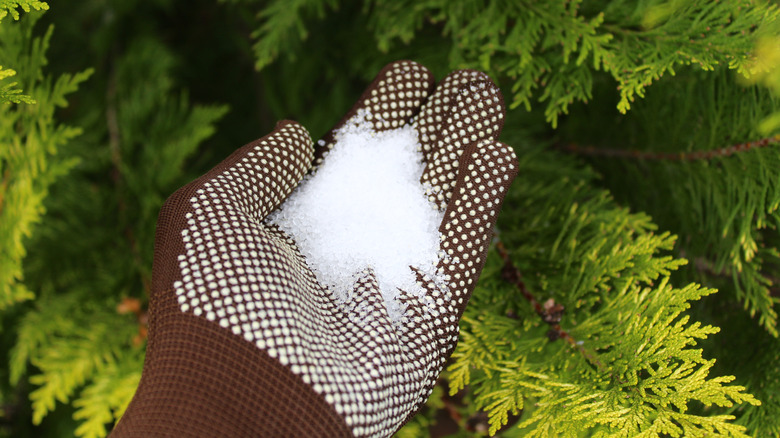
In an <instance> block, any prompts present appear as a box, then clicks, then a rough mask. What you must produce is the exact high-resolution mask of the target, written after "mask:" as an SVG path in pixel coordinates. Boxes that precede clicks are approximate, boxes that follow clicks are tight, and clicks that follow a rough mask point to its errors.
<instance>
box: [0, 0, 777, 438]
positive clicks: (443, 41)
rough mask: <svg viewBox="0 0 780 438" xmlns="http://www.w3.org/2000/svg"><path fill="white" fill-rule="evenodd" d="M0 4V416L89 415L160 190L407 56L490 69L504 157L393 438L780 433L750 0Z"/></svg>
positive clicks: (137, 319) (761, 108)
mask: <svg viewBox="0 0 780 438" xmlns="http://www.w3.org/2000/svg"><path fill="white" fill-rule="evenodd" d="M47 8H48V9H49V10H48V11H47V12H46V13H45V14H43V16H42V18H40V19H39V18H38V17H39V15H35V14H40V13H41V12H35V11H36V10H39V11H43V10H45V9H47ZM25 11H27V12H25ZM28 12H29V13H28ZM3 17H5V19H3ZM0 20H1V21H0V66H2V69H1V70H0V100H1V101H2V103H0V113H1V114H0V136H2V142H0V163H1V165H2V168H0V178H1V179H0V323H1V324H2V326H0V327H2V331H1V332H0V360H2V361H3V363H5V364H6V366H3V367H0V402H2V411H0V415H1V417H0V436H2V435H11V436H25V435H29V436H62V435H74V434H75V435H77V436H86V437H95V436H103V435H105V434H106V432H107V431H108V430H110V427H111V424H112V423H113V422H114V421H116V419H117V418H119V417H120V416H121V414H122V412H123V410H124V408H125V407H126V404H127V402H128V401H129V399H130V398H131V397H132V394H133V392H134V390H135V386H136V385H137V382H138V379H139V377H140V372H141V366H142V362H143V352H144V346H145V330H146V328H145V319H146V305H147V297H148V282H149V276H150V268H151V263H152V244H153V237H154V226H155V221H156V215H157V212H158V209H159V207H160V205H161V203H162V201H163V200H164V199H165V198H166V197H167V196H168V195H169V194H170V193H172V192H173V191H174V190H175V189H176V188H177V187H179V186H181V185H182V184H184V183H186V182H187V181H189V180H190V179H192V178H194V177H196V176H197V175H198V174H200V173H202V172H203V171H205V170H207V169H208V168H210V167H211V166H213V165H214V164H216V163H217V162H218V161H219V160H220V159H221V158H223V157H225V156H226V155H228V154H229V153H230V152H231V151H232V150H233V149H234V148H236V147H238V146H240V145H242V144H244V143H246V142H249V141H251V140H253V139H254V138H257V137H260V136H262V135H264V134H265V133H267V132H268V130H269V129H270V128H271V127H272V126H273V124H274V123H275V121H276V120H278V119H281V118H293V119H297V120H299V121H300V122H301V123H303V124H304V126H306V127H307V128H309V130H310V131H311V132H312V135H313V136H314V137H315V138H317V137H318V136H320V135H322V134H323V133H324V132H325V131H326V130H327V129H329V128H330V127H331V126H332V125H333V124H334V123H335V122H336V121H338V120H339V119H340V118H341V116H342V115H343V113H344V112H345V111H346V110H347V109H348V108H349V106H350V105H351V104H352V103H353V102H354V101H355V99H357V97H358V96H359V93H360V92H361V91H362V89H363V87H364V86H365V85H366V84H367V82H368V81H369V80H370V79H371V78H372V77H373V76H374V75H375V74H376V72H377V71H378V70H379V69H380V68H381V67H382V66H383V65H384V64H385V63H387V62H389V61H392V60H396V59H403V58H407V59H413V60H416V61H418V62H420V63H422V64H424V65H426V66H428V67H429V68H431V69H432V70H433V71H434V73H435V74H436V75H437V76H438V77H442V76H443V75H444V74H446V73H447V72H449V71H451V70H452V69H455V68H463V67H471V68H477V69H481V70H484V71H486V72H488V73H489V74H490V75H491V76H492V77H493V78H494V79H495V80H496V81H497V82H498V83H499V84H500V85H501V87H502V89H503V91H504V94H505V97H506V101H507V105H508V107H509V108H510V110H509V112H508V114H507V118H506V125H505V129H504V134H503V136H502V138H501V139H502V140H503V141H504V142H506V143H508V144H511V145H513V146H514V147H515V149H516V151H517V154H518V157H519V159H520V166H521V172H520V175H519V176H518V178H517V180H516V182H515V183H514V185H513V186H512V188H511V189H510V192H509V194H508V197H507V201H506V203H505V208H504V211H503V213H502V216H501V218H500V220H499V227H498V234H497V243H496V245H495V247H494V248H492V249H491V252H490V254H489V257H488V261H487V264H486V267H485V270H484V272H483V275H482V277H481V279H480V283H479V285H478V287H477V289H476V291H475V293H474V297H473V299H472V302H471V303H470V305H469V307H468V308H467V310H466V313H465V316H464V319H463V322H462V324H461V340H460V344H459V346H458V349H457V350H456V351H455V353H454V355H453V358H452V360H451V362H450V365H449V367H448V368H447V371H446V372H445V373H444V374H443V375H442V380H441V384H440V385H439V386H437V388H436V389H435V391H434V393H433V395H432V397H431V398H430V400H429V402H428V404H427V406H426V408H424V409H423V411H422V412H421V413H420V414H419V415H418V416H417V417H415V418H414V419H413V420H412V421H411V422H410V423H409V424H408V425H407V426H406V427H405V428H404V429H402V431H401V432H400V433H399V436H406V437H424V436H432V437H433V436H436V437H439V436H445V435H447V434H454V435H453V436H461V437H465V436H479V435H484V434H488V433H489V434H498V435H501V436H550V437H557V436H648V437H651V436H745V435H748V436H757V437H759V436H760V437H763V436H776V435H778V434H780V398H778V394H780V340H778V337H777V334H778V321H777V310H778V309H777V301H778V293H777V290H778V289H777V285H776V282H777V281H778V279H780V271H779V270H780V254H778V251H777V247H778V244H780V235H778V232H777V229H778V228H777V227H778V226H780V216H779V213H778V207H779V206H780V193H778V186H780V185H779V184H778V183H779V182H780V181H778V176H777V175H778V174H777V170H776V169H778V168H779V167H780V152H779V151H780V149H778V147H779V146H778V143H780V137H778V135H779V134H780V129H778V128H779V127H780V116H777V114H780V100H778V98H777V97H775V96H776V95H777V94H780V85H778V84H780V74H778V72H780V68H777V67H778V65H780V49H778V47H780V43H778V41H780V40H778V37H780V18H779V17H778V8H777V7H775V6H773V4H772V3H770V2H763V1H710V2H700V1H694V0H673V1H660V0H650V1H628V0H611V1H610V0H601V1H595V0H594V1H567V2H557V1H553V2H550V1H499V0H496V1H482V0H480V1H472V0H465V1H446V0H427V1H422V2H420V1H411V0H400V1H395V0H392V1H390V0H365V1H363V2H345V1H339V0H295V1H292V2H291V1H287V0H284V1H283V0H274V1H270V2H258V1H255V0H218V1H214V0H195V1H187V2H184V1H179V0H153V1H149V0H145V1H140V0H122V1H114V2H102V1H97V0H85V1H81V2H57V3H56V4H55V3H53V2H50V4H49V5H46V4H45V3H43V2H36V1H6V0H0ZM36 23H37V24H36ZM51 24H54V25H55V26H54V28H53V27H52V26H51ZM47 59H48V63H47ZM255 68H256V69H258V70H257V71H256V70H254V69H255ZM12 72H15V73H16V74H15V76H11V74H12ZM74 72H84V73H78V74H74ZM90 73H92V74H91V75H90ZM223 103H227V104H229V105H230V112H226V110H227V107H226V106H224V105H223ZM56 108H59V109H58V110H56V111H55V109H56ZM218 122H219V125H217V123H218Z"/></svg>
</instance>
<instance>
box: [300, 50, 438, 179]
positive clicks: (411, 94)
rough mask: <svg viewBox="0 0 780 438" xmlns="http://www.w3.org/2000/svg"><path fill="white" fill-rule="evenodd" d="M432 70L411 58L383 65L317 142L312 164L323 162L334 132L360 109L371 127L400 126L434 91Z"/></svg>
mask: <svg viewBox="0 0 780 438" xmlns="http://www.w3.org/2000/svg"><path fill="white" fill-rule="evenodd" d="M434 84H435V80H434V78H433V74H432V73H431V72H430V71H428V69H427V68H425V67H424V66H422V65H420V64H418V63H416V62H414V61H407V60H404V61H396V62H393V63H390V64H388V65H386V66H385V67H384V68H383V69H382V70H381V71H380V72H379V74H377V76H376V78H374V81H373V82H371V84H370V85H369V86H368V87H367V88H366V90H365V91H364V92H363V94H362V95H361V96H360V98H359V99H358V100H357V102H356V103H355V105H354V106H353V107H352V109H350V110H349V112H347V114H346V115H345V116H344V117H343V118H342V119H341V120H340V121H339V122H338V123H337V124H336V126H335V127H334V128H333V129H331V130H330V132H328V133H327V134H325V135H324V136H323V137H322V139H321V140H319V141H318V142H317V145H316V146H315V151H314V166H315V167H316V166H319V165H320V164H322V160H323V158H324V156H325V153H326V152H328V151H329V150H331V149H332V148H333V145H334V144H335V140H336V139H335V134H336V131H338V129H339V128H341V127H342V126H343V125H344V123H346V122H347V121H348V120H349V119H351V118H352V117H353V116H355V115H356V114H357V113H358V111H360V110H367V111H368V112H369V114H370V116H369V117H370V119H368V120H369V121H370V122H371V123H372V125H373V128H374V130H376V131H384V130H388V129H395V128H400V127H401V126H403V125H405V124H406V123H409V121H411V119H412V117H414V116H415V115H416V114H417V113H418V112H419V111H420V107H421V106H422V104H423V102H425V99H426V98H427V97H428V94H430V93H431V91H433V86H434Z"/></svg>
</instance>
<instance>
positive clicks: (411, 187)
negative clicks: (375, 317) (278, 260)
mask: <svg viewBox="0 0 780 438" xmlns="http://www.w3.org/2000/svg"><path fill="white" fill-rule="evenodd" d="M367 115H368V114H367V113H365V112H364V113H361V114H357V115H355V117H353V118H352V119H350V120H349V121H347V123H346V124H345V125H344V126H342V127H341V128H340V129H339V130H338V132H336V134H335V136H336V139H337V141H336V143H335V145H334V146H333V149H331V150H330V151H329V152H328V156H327V159H326V160H324V162H323V164H322V165H321V166H320V167H319V168H318V169H317V172H316V173H315V174H313V175H309V176H307V177H306V178H304V180H303V181H302V182H301V184H300V185H299V186H298V187H297V188H296V189H295V191H293V192H292V194H291V195H290V196H289V197H288V198H287V200H286V201H285V202H284V203H283V204H282V205H281V206H280V207H279V209H277V210H276V211H275V212H274V213H272V214H271V215H270V216H269V217H268V219H267V222H270V223H273V224H276V225H278V226H279V227H280V228H281V229H282V230H283V231H284V232H286V233H287V234H288V235H290V237H292V238H293V239H294V240H295V242H296V244H297V245H298V249H299V250H300V251H301V253H302V254H303V255H304V257H306V262H307V263H308V265H309V267H310V268H311V269H312V271H314V273H315V275H316V276H317V280H319V282H320V284H322V285H323V286H326V287H328V288H329V289H330V290H331V292H332V293H334V294H335V296H336V297H337V298H338V299H339V300H340V301H342V302H345V301H349V300H350V299H352V292H353V290H352V287H353V285H354V284H355V280H356V278H355V275H356V274H358V273H359V272H361V271H362V270H363V269H366V268H367V267H368V268H370V269H372V270H373V272H374V274H375V276H376V281H377V283H378V285H379V289H380V291H381V292H382V296H383V297H384V300H385V306H386V307H387V311H388V313H389V316H390V319H391V320H392V321H393V322H399V321H401V319H402V317H403V314H404V310H405V309H404V308H403V306H402V305H401V303H400V302H399V300H398V295H399V290H404V291H406V292H407V293H410V294H414V295H416V296H418V297H421V298H423V297H424V296H425V290H424V289H423V288H422V287H421V285H420V284H418V282H417V279H416V275H415V273H414V272H413V271H412V270H411V269H409V267H410V266H415V267H417V268H418V269H419V270H420V272H423V273H425V274H427V275H429V276H430V277H431V278H437V277H438V274H437V272H436V265H437V264H438V262H439V259H440V258H441V256H442V254H441V250H440V247H439V241H440V234H439V225H440V224H441V221H442V219H443V217H444V212H443V211H439V210H438V209H437V208H436V206H435V204H432V203H431V202H430V201H429V200H428V195H427V194H426V191H425V189H424V187H423V186H422V185H421V184H420V177H421V176H422V174H423V170H424V169H425V167H424V163H423V160H422V154H421V151H420V150H419V149H421V146H420V143H419V141H418V139H417V131H416V130H415V129H414V128H413V127H412V126H411V125H405V126H403V127H401V128H396V129H391V130H387V131H380V132H376V131H374V129H373V125H372V124H370V123H369V122H368V121H366V120H365V117H366V116H367ZM372 118H373V116H372ZM437 280H438V283H439V284H443V281H442V279H438V278H437Z"/></svg>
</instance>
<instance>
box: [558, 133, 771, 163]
mask: <svg viewBox="0 0 780 438" xmlns="http://www.w3.org/2000/svg"><path fill="white" fill-rule="evenodd" d="M778 143H780V134H777V135H775V136H773V137H768V138H762V139H760V140H755V141H748V142H745V143H738V144H734V145H731V146H726V147H722V148H718V149H712V150H709V151H693V152H676V153H675V152H649V151H638V150H625V149H609V148H603V149H602V148H596V147H593V146H580V145H577V144H574V143H572V144H568V145H564V146H561V149H563V150H565V151H567V152H571V153H573V154H577V155H588V156H595V157H613V158H629V159H636V160H652V161H699V160H710V159H713V158H719V157H728V156H731V155H734V154H737V153H740V152H746V151H749V150H754V149H760V148H764V147H767V146H770V145H773V144H778Z"/></svg>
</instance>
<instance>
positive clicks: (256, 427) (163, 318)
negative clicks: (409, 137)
mask: <svg viewBox="0 0 780 438" xmlns="http://www.w3.org/2000/svg"><path fill="white" fill-rule="evenodd" d="M431 93H432V94H431ZM361 109H368V110H369V112H370V113H371V114H373V115H375V116H378V117H374V118H373V119H372V120H373V124H374V128H375V129H376V130H385V129H393V128H398V127H400V126H402V125H404V124H406V123H410V122H411V123H412V124H413V126H414V127H415V128H416V129H417V131H418V133H419V138H420V142H421V144H422V147H423V154H424V157H425V163H426V168H425V171H424V174H423V176H422V178H421V182H423V183H427V184H430V186H432V187H433V190H432V191H431V193H432V194H431V199H432V200H433V201H434V202H435V203H436V204H437V205H438V206H439V208H441V209H443V210H445V214H444V220H443V222H442V224H441V227H440V229H439V231H440V233H441V234H442V241H441V249H442V250H443V251H444V252H446V254H447V255H448V257H446V258H443V259H442V260H441V261H440V262H439V269H440V272H442V271H443V273H444V274H446V276H447V278H448V280H447V285H446V287H439V286H437V285H436V282H434V281H433V280H432V279H430V278H427V277H424V276H423V275H422V274H419V275H418V281H419V282H420V283H421V284H422V285H423V287H424V288H425V289H426V290H427V295H428V297H429V298H427V299H425V300H422V299H420V298H418V297H417V296H414V295H411V294H405V293H402V295H401V300H402V301H403V302H404V303H405V304H406V306H407V309H408V310H407V312H408V313H407V318H406V319H405V321H404V323H403V324H394V323H392V322H390V320H389V319H388V314H387V310H386V309H385V306H384V300H383V298H382V296H381V294H380V292H379V288H378V286H377V282H376V280H375V278H374V277H373V273H372V272H371V271H370V270H365V271H363V272H362V273H360V274H359V279H358V281H357V283H356V285H355V293H354V294H353V297H352V298H351V300H350V301H348V302H346V303H344V302H340V301H338V300H337V299H335V298H334V297H333V296H331V293H330V292H329V291H328V290H326V289H325V288H324V287H322V286H321V285H320V284H319V283H318V282H317V280H316V278H315V276H314V274H313V273H312V271H311V270H310V269H309V267H308V266H307V264H306V260H305V259H304V258H303V257H302V256H301V254H300V253H299V251H298V249H297V248H296V245H295V242H294V241H293V240H292V239H291V238H290V237H288V236H286V235H285V234H284V233H283V232H281V231H280V230H279V229H278V228H277V227H275V226H269V225H267V224H266V223H264V219H265V218H266V216H267V215H268V214H269V213H271V212H272V211H273V210H275V209H276V208H277V207H278V206H279V205H280V204H281V203H282V202H283V201H284V199H285V198H286V197H287V196H288V195H289V194H290V192H291V191H292V190H293V189H294V188H295V187H296V185H297V184H298V183H299V182H300V181H301V179H302V178H303V176H304V175H305V174H306V173H307V172H309V171H310V169H312V168H313V169H314V170H315V171H316V166H317V165H318V164H320V163H322V161H323V159H327V156H326V152H327V151H328V150H329V149H330V148H332V147H333V144H334V133H333V132H331V133H329V134H327V135H326V136H325V137H324V138H323V139H322V140H320V141H319V142H318V143H317V145H316V146H313V144H312V141H311V139H310V138H309V135H308V133H307V132H306V130H305V129H304V128H303V127H301V126H300V125H298V124H296V123H294V122H290V121H283V122H280V123H279V124H278V125H277V126H276V128H275V129H274V131H273V132H272V133H271V134H269V135H267V136H266V137H263V138H262V139H260V140H257V141H255V142H252V143H250V144H248V145H246V146H244V147H242V148H241V149H239V150H237V151H236V152H235V153H233V154H232V155H231V156H230V157H228V158H227V159H226V160H225V161H223V162H222V163H220V164H219V165H217V166H216V167H215V168H214V169H212V170H211V171H209V172H208V173H207V174H206V175H204V176H202V177H200V178H198V179H197V180H195V181H193V182H192V183H190V184H188V185H186V186H185V187H183V188H181V189H180V190H178V191H177V192H176V193H175V194H173V195H172V196H171V197H170V198H169V199H168V200H167V201H166V203H165V205H164V206H163V208H162V211H161V212H160V217H159V222H158V227H157V236H156V244H155V257H154V266H153V282H152V283H153V284H152V295H151V297H150V304H149V310H150V321H149V342H148V346H147V355H146V362H145V364H144V369H143V375H142V378H141V383H140V385H139V387H138V390H137V392H136V394H135V397H134V398H133V400H132V402H131V403H130V406H129V407H128V409H127V411H126V412H125V414H124V416H123V417H122V419H121V420H120V422H119V423H118V425H117V427H116V428H115V430H114V432H113V436H114V437H125V436H144V437H148V436H162V435H166V436H176V437H185V436H268V437H283V436H300V437H314V436H328V437H336V436H352V435H354V436H390V435H391V434H392V433H394V432H395V431H396V430H398V429H399V428H400V427H401V426H402V425H403V424H404V423H405V422H406V421H407V420H408V419H409V418H410V417H411V416H412V415H413V414H414V413H415V412H416V411H417V410H418V409H419V408H420V406H421V405H422V404H423V403H424V402H425V401H426V399H427V398H428V396H429V395H430V393H431V390H432V388H433V385H434V384H435V382H436V379H437V377H438V375H439V373H440V372H441V369H442V366H443V364H444V362H445V360H446V359H447V358H448V357H449V355H450V354H451V352H452V350H453V349H454V347H455V344H456V342H457V338H458V321H459V319H460V317H461V315H462V313H463V310H464V307H465V306H466V304H467V302H468V300H469V297H470V295H471V292H472V290H473V288H474V285H475V284H476V281H477V278H478V277H479V274H480V271H481V269H482V266H483V265H484V262H485V256H486V253H487V249H488V246H489V244H490V240H491V235H492V227H493V225H494V223H495V220H496V215H497V214H498V211H499V209H500V207H501V203H502V201H503V198H504V195H505V193H506V191H507V188H508V187H509V184H510V183H511V181H512V180H513V179H514V177H515V175H516V173H517V163H516V161H517V160H516V157H515V156H514V153H513V151H512V149H511V148H510V147H508V146H506V145H504V144H501V143H499V142H497V141H496V140H495V139H496V138H497V137H498V135H499V133H500V131H501V127H502V125H503V116H504V107H503V99H502V97H501V94H500V91H499V90H498V88H497V87H496V86H495V85H494V84H493V83H492V82H491V81H490V79H488V77H487V76H486V75H484V74H483V73H479V72H475V71H468V70H462V71H456V72H454V73H452V74H450V75H449V76H447V77H446V78H445V79H444V80H443V81H442V82H441V83H440V84H439V85H438V86H437V87H435V89H434V81H433V78H432V75H431V74H430V73H429V72H428V71H427V70H426V69H425V68H424V67H422V66H420V65H418V64H416V63H414V62H410V61H399V62H396V63H393V64H390V65H388V66H386V67H385V68H384V69H383V70H382V71H381V72H380V73H379V75H378V76H377V78H376V79H375V80H374V82H373V83H371V85H370V86H369V87H368V89H367V90H366V91H365V92H364V93H363V95H362V96H361V97H360V99H359V100H358V102H357V103H356V105H355V106H354V107H353V108H352V110H351V111H350V112H349V113H348V114H347V115H346V116H345V117H344V118H343V119H342V121H341V122H339V124H338V125H337V126H336V128H334V129H337V128H338V127H339V126H341V125H342V124H343V123H345V122H346V121H347V120H348V119H349V118H350V117H352V116H353V115H354V114H356V113H357V111H358V110H361ZM312 165H313V166H314V167H312Z"/></svg>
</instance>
